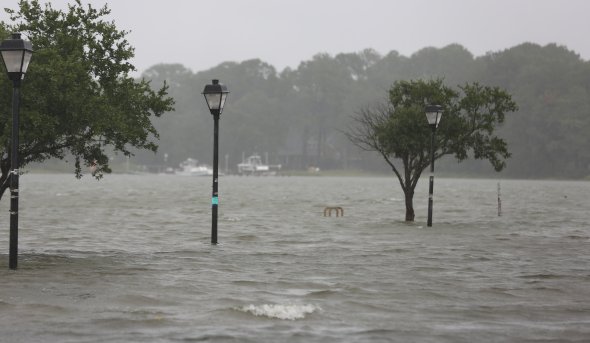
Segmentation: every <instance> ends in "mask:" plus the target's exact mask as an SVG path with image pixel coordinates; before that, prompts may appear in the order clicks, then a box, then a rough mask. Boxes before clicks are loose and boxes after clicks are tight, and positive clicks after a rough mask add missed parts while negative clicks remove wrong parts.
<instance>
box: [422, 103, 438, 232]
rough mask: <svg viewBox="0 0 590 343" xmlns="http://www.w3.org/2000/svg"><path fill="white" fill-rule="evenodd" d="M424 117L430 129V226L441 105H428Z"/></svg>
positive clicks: (430, 221)
mask: <svg viewBox="0 0 590 343" xmlns="http://www.w3.org/2000/svg"><path fill="white" fill-rule="evenodd" d="M425 112H426V119H427V120H428V125H430V128H431V129H432V134H431V136H430V185H429V187H428V221H427V223H426V225H427V226H432V204H433V202H434V201H433V194H434V137H435V135H436V128H437V126H438V124H439V123H440V118H441V117H442V106H440V105H428V106H426V109H425Z"/></svg>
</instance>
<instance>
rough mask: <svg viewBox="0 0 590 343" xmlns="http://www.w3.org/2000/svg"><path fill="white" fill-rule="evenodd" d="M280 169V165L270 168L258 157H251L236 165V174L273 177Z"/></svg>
mask: <svg viewBox="0 0 590 343" xmlns="http://www.w3.org/2000/svg"><path fill="white" fill-rule="evenodd" d="M280 169H281V165H280V164H279V165H272V166H271V165H268V164H264V163H262V158H261V157H260V155H251V156H249V157H248V158H246V159H245V160H243V161H242V163H239V164H238V174H240V175H273V174H274V173H276V171H277V170H280Z"/></svg>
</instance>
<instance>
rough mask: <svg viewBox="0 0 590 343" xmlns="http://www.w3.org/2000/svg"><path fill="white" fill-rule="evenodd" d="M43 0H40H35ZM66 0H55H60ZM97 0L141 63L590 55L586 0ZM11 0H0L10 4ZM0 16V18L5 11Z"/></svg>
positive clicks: (57, 1) (199, 65) (60, 0)
mask: <svg viewBox="0 0 590 343" xmlns="http://www.w3.org/2000/svg"><path fill="white" fill-rule="evenodd" d="M41 2H46V1H44V0H41ZM67 2H68V1H67V0H53V1H51V3H52V4H53V7H55V8H65V4H66V3H67ZM88 2H90V3H91V4H92V5H93V6H94V7H99V6H102V5H103V4H105V3H108V4H109V8H111V10H112V13H111V19H113V20H115V22H116V24H117V26H118V27H119V28H120V29H125V30H128V31H131V33H130V34H129V36H128V38H129V41H130V42H131V45H133V46H134V47H135V48H136V51H135V53H136V57H135V59H134V60H133V63H134V64H135V66H136V67H137V68H138V69H139V71H143V70H145V69H146V68H148V67H150V66H152V65H154V64H157V63H162V62H164V63H181V64H183V65H185V66H186V67H188V68H190V69H192V70H193V71H199V70H204V69H207V68H210V67H213V66H215V65H217V64H219V63H221V62H224V61H236V62H239V61H243V60H246V59H251V58H260V59H262V60H263V61H265V62H268V63H270V64H272V65H274V66H275V67H276V68H277V69H278V70H279V71H280V70H283V68H285V67H292V68H296V67H297V66H298V65H299V63H300V62H301V61H303V60H308V59H310V58H311V57H312V56H313V55H315V54H317V53H320V52H327V53H329V54H331V55H334V54H337V53H340V52H358V51H361V50H363V49H365V48H373V49H375V50H377V51H378V52H379V53H381V54H386V53H388V52H390V51H392V50H396V51H398V52H399V53H401V54H402V55H406V56H409V55H411V54H412V53H414V52H416V51H417V50H419V49H421V48H423V47H427V46H434V47H443V46H446V45H448V44H451V43H459V44H461V45H463V46H464V47H466V48H467V49H468V50H469V51H471V52H472V53H473V54H474V55H476V56H480V55H483V54H485V53H486V52H488V51H499V50H503V49H506V48H510V47H512V46H515V45H517V44H520V43H523V42H534V43H538V44H542V45H545V44H547V43H557V44H559V45H565V46H567V47H568V48H569V49H570V50H573V51H575V52H577V53H578V54H580V56H581V57H582V58H583V59H584V60H588V59H590V40H589V38H588V35H589V34H590V20H588V14H589V13H590V1H588V0H405V1H399V0H354V1H353V0H216V1H213V0H209V1H204V0H116V1H115V0H83V3H88ZM17 3H18V1H17V0H2V6H1V7H2V8H4V7H10V8H16V6H17ZM0 19H1V20H6V19H7V16H6V14H5V13H4V12H2V13H1V14H0Z"/></svg>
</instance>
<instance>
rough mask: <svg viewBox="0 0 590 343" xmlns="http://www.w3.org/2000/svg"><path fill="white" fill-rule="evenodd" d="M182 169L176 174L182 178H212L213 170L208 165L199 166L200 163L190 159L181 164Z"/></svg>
mask: <svg viewBox="0 0 590 343" xmlns="http://www.w3.org/2000/svg"><path fill="white" fill-rule="evenodd" d="M179 166H180V168H179V169H177V170H176V171H175V172H174V174H176V175H181V176H211V175H213V168H211V167H210V166H207V165H199V161H197V160H195V159H194V158H188V159H186V160H185V161H183V162H181V163H180V165H179Z"/></svg>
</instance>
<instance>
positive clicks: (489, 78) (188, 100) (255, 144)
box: [136, 43, 590, 178]
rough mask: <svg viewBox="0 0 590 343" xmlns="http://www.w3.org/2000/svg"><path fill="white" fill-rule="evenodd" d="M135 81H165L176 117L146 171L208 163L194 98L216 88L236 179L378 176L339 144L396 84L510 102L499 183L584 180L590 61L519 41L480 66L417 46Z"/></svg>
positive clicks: (224, 147) (475, 167) (588, 158)
mask: <svg viewBox="0 0 590 343" xmlns="http://www.w3.org/2000/svg"><path fill="white" fill-rule="evenodd" d="M142 76H143V77H144V78H146V79H148V80H152V81H153V82H152V83H153V84H154V85H161V84H162V83H163V82H164V81H165V82H166V83H167V84H168V85H169V86H170V88H169V90H168V91H169V94H170V95H171V96H172V97H173V98H174V99H175V101H176V105H175V108H176V111H175V112H173V113H170V114H168V115H166V116H164V117H162V118H153V123H154V126H155V127H156V129H157V130H158V132H159V133H160V142H159V146H160V147H159V150H158V153H157V154H156V155H154V154H150V153H147V152H140V153H138V154H137V156H136V158H137V162H138V163H142V164H146V165H163V164H166V165H168V166H172V167H174V166H176V165H177V164H178V163H180V162H181V161H182V160H184V159H186V158H188V157H193V158H197V159H199V160H201V162H204V163H206V162H209V160H210V158H211V144H212V125H213V124H212V119H211V118H210V115H209V113H208V111H207V108H206V105H205V103H204V100H203V99H202V97H201V95H200V92H201V90H202V88H203V86H204V85H205V84H206V83H208V82H210V80H211V79H212V78H219V79H220V80H221V82H223V83H225V84H226V85H228V87H229V89H230V91H231V94H230V96H229V98H228V103H227V105H226V109H225V110H224V113H223V115H222V118H221V136H220V137H221V143H220V144H221V150H220V153H221V156H222V157H221V159H220V161H221V166H220V167H221V168H224V163H225V160H227V161H228V166H229V168H230V169H232V168H235V165H236V164H237V163H239V162H240V160H241V158H242V156H243V155H244V154H245V155H246V156H247V155H249V154H252V153H259V154H261V155H262V156H263V157H264V156H268V157H269V163H281V164H283V165H284V166H285V167H287V168H291V169H306V168H308V167H310V166H314V167H319V168H321V169H341V168H344V169H363V170H385V169H387V166H386V165H384V163H383V161H382V160H380V159H379V157H378V156H375V155H373V154H370V153H367V152H363V151H361V150H360V149H358V148H357V147H356V146H354V145H353V144H352V143H351V142H350V141H349V140H348V139H347V138H346V136H345V135H344V134H343V132H345V131H346V128H347V127H348V126H349V125H350V123H351V120H352V117H353V115H354V114H355V113H356V112H358V111H359V109H361V108H362V107H363V106H367V105H370V104H372V103H376V102H380V101H382V100H384V99H385V98H386V97H387V92H388V90H389V88H390V87H391V85H392V84H393V83H394V82H396V81H401V80H410V79H414V80H416V79H422V80H434V79H443V80H444V82H445V84H446V85H449V86H461V85H464V84H466V83H472V82H478V83H480V84H482V85H485V86H491V87H501V88H502V89H505V90H506V91H507V92H508V93H510V94H512V96H513V100H514V101H515V102H516V104H517V106H518V108H519V111H518V112H516V113H511V114H510V115H507V117H506V120H505V123H504V125H503V126H502V127H500V128H499V135H500V136H501V137H502V138H504V139H505V140H506V142H507V143H508V150H509V151H510V152H511V153H512V157H511V158H510V159H509V160H508V161H507V167H506V169H505V172H504V174H503V175H504V176H506V177H518V178H583V177H587V176H589V175H590V170H589V166H590V138H589V137H590V135H589V134H588V133H589V132H590V63H589V62H588V61H584V60H583V59H581V58H580V56H579V55H578V54H576V53H575V52H573V51H570V50H568V49H567V48H565V47H562V46H558V45H555V44H549V45H546V46H539V45H536V44H531V43H524V44H521V45H518V46H515V47H513V48H510V49H506V50H504V51H500V52H493V53H488V54H486V55H485V56H481V57H474V56H473V55H472V54H471V53H470V52H469V51H467V50H466V49H465V48H464V47H462V46H460V45H457V44H453V45H449V46H446V47H444V48H440V49H437V48H424V49H422V50H420V51H418V52H416V53H415V54H413V55H411V56H409V57H406V56H402V55H400V54H399V53H397V52H396V51H392V52H390V53H389V54H387V55H385V56H382V55H380V54H378V53H377V52H375V51H373V50H370V49H367V50H364V51H362V52H359V53H347V54H338V55H336V56H330V55H327V54H318V55H316V56H314V57H313V58H312V59H311V60H309V61H304V62H302V63H301V64H300V65H299V67H298V68H297V69H290V68H286V69H285V70H283V71H280V72H279V71H277V70H276V69H275V68H274V67H273V66H272V65H270V64H268V63H265V62H263V61H261V60H257V59H255V60H248V61H244V62H241V63H235V62H225V63H222V64H220V65H218V66H216V67H214V68H212V69H210V70H206V71H200V72H196V73H195V72H192V71H191V70H189V69H187V68H185V67H183V66H182V65H178V64H162V65H156V66H153V67H152V68H150V69H148V70H146V71H145V72H144V74H143V75H142ZM443 120H444V118H443ZM424 125H425V126H426V125H427V123H426V119H424ZM225 156H227V159H224V157H225ZM437 171H439V172H441V173H445V172H446V173H450V174H456V173H459V174H481V175H492V173H493V168H492V167H491V166H490V165H489V163H483V162H465V163H461V164H457V163H456V161H455V160H452V159H449V160H447V161H444V160H443V161H442V163H441V164H439V167H438V168H437Z"/></svg>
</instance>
